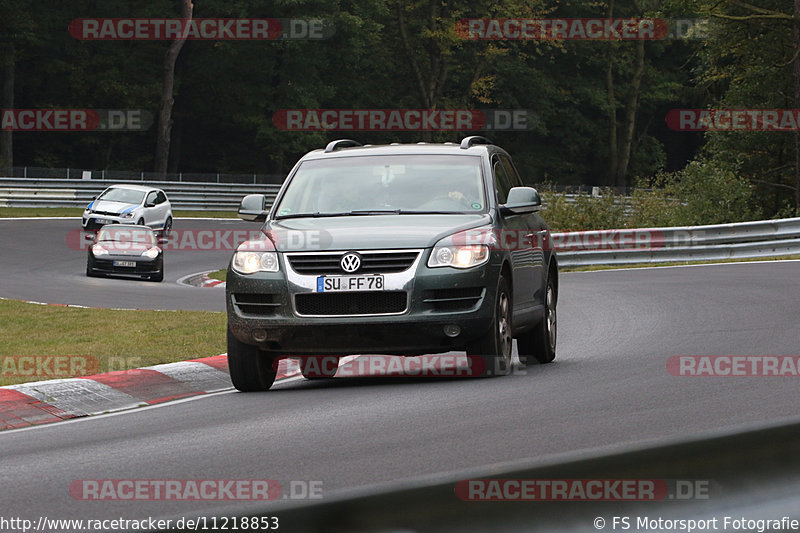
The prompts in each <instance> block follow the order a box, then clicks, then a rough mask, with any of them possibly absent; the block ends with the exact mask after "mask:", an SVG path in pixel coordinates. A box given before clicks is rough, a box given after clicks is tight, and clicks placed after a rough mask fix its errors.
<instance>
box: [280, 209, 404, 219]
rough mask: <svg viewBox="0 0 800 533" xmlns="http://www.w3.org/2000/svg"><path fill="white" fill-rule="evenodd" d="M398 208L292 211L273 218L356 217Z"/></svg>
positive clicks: (392, 210) (394, 212) (396, 213)
mask: <svg viewBox="0 0 800 533" xmlns="http://www.w3.org/2000/svg"><path fill="white" fill-rule="evenodd" d="M400 212H401V211H400V210H399V209H356V210H353V211H337V212H333V213H320V212H319V211H317V212H315V213H293V214H291V215H279V216H276V217H275V220H283V219H286V218H323V217H357V216H367V215H398V214H400Z"/></svg>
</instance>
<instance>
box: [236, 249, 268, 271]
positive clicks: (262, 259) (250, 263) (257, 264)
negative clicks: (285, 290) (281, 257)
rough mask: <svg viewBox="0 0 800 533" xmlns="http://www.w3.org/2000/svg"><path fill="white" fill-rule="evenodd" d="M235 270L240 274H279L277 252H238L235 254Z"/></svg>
mask: <svg viewBox="0 0 800 533" xmlns="http://www.w3.org/2000/svg"><path fill="white" fill-rule="evenodd" d="M232 265H233V269H234V270H235V271H236V272H239V273H240V274H253V273H255V272H277V271H278V270H279V265H278V254H277V253H275V252H236V253H234V254H233V263H232Z"/></svg>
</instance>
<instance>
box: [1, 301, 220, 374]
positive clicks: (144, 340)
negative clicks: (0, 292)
mask: <svg viewBox="0 0 800 533" xmlns="http://www.w3.org/2000/svg"><path fill="white" fill-rule="evenodd" d="M225 325H226V318H225V313H222V312H210V311H114V310H111V309H81V308H74V307H60V306H51V305H37V304H29V303H25V302H19V301H15V300H0V385H11V384H14V383H23V382H26V381H40V380H46V379H55V378H62V377H70V376H69V375H63V374H64V373H66V374H72V373H73V372H70V371H69V367H70V366H71V367H73V370H75V369H78V370H80V369H83V368H86V369H87V372H78V374H82V373H84V374H85V373H88V374H94V373H97V372H108V371H113V370H128V369H130V368H137V367H142V366H150V365H156V364H160V363H172V362H175V361H183V360H186V359H196V358H200V357H211V356H214V355H219V354H221V353H224V352H225V349H226V346H225ZM18 356H62V357H59V358H57V359H56V360H55V362H53V361H51V362H46V360H45V358H41V357H40V358H39V360H40V363H45V362H46V364H41V365H40V366H39V367H38V368H37V367H33V368H32V369H31V366H30V364H28V365H27V366H25V365H23V363H22V361H21V360H19V359H18ZM58 361H61V363H63V364H64V366H65V367H66V369H62V372H60V373H58V375H53V372H55V370H56V369H55V368H54V365H56V364H58V363H57V362H58ZM65 361H66V362H65ZM23 366H25V367H24V368H23ZM48 374H49V375H48Z"/></svg>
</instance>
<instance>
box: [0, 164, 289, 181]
mask: <svg viewBox="0 0 800 533" xmlns="http://www.w3.org/2000/svg"><path fill="white" fill-rule="evenodd" d="M0 176H7V177H10V178H21V179H65V180H80V179H92V180H105V181H111V182H117V181H139V182H142V181H160V182H165V181H177V182H187V183H243V184H253V185H258V184H266V183H272V184H280V183H281V182H283V178H284V177H285V176H284V175H283V174H258V173H256V174H232V173H229V172H213V173H210V172H164V173H161V172H144V171H135V170H88V169H83V168H46V167H0ZM84 176H85V177H84Z"/></svg>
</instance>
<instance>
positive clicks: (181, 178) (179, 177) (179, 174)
mask: <svg viewBox="0 0 800 533" xmlns="http://www.w3.org/2000/svg"><path fill="white" fill-rule="evenodd" d="M178 181H183V172H178Z"/></svg>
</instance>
